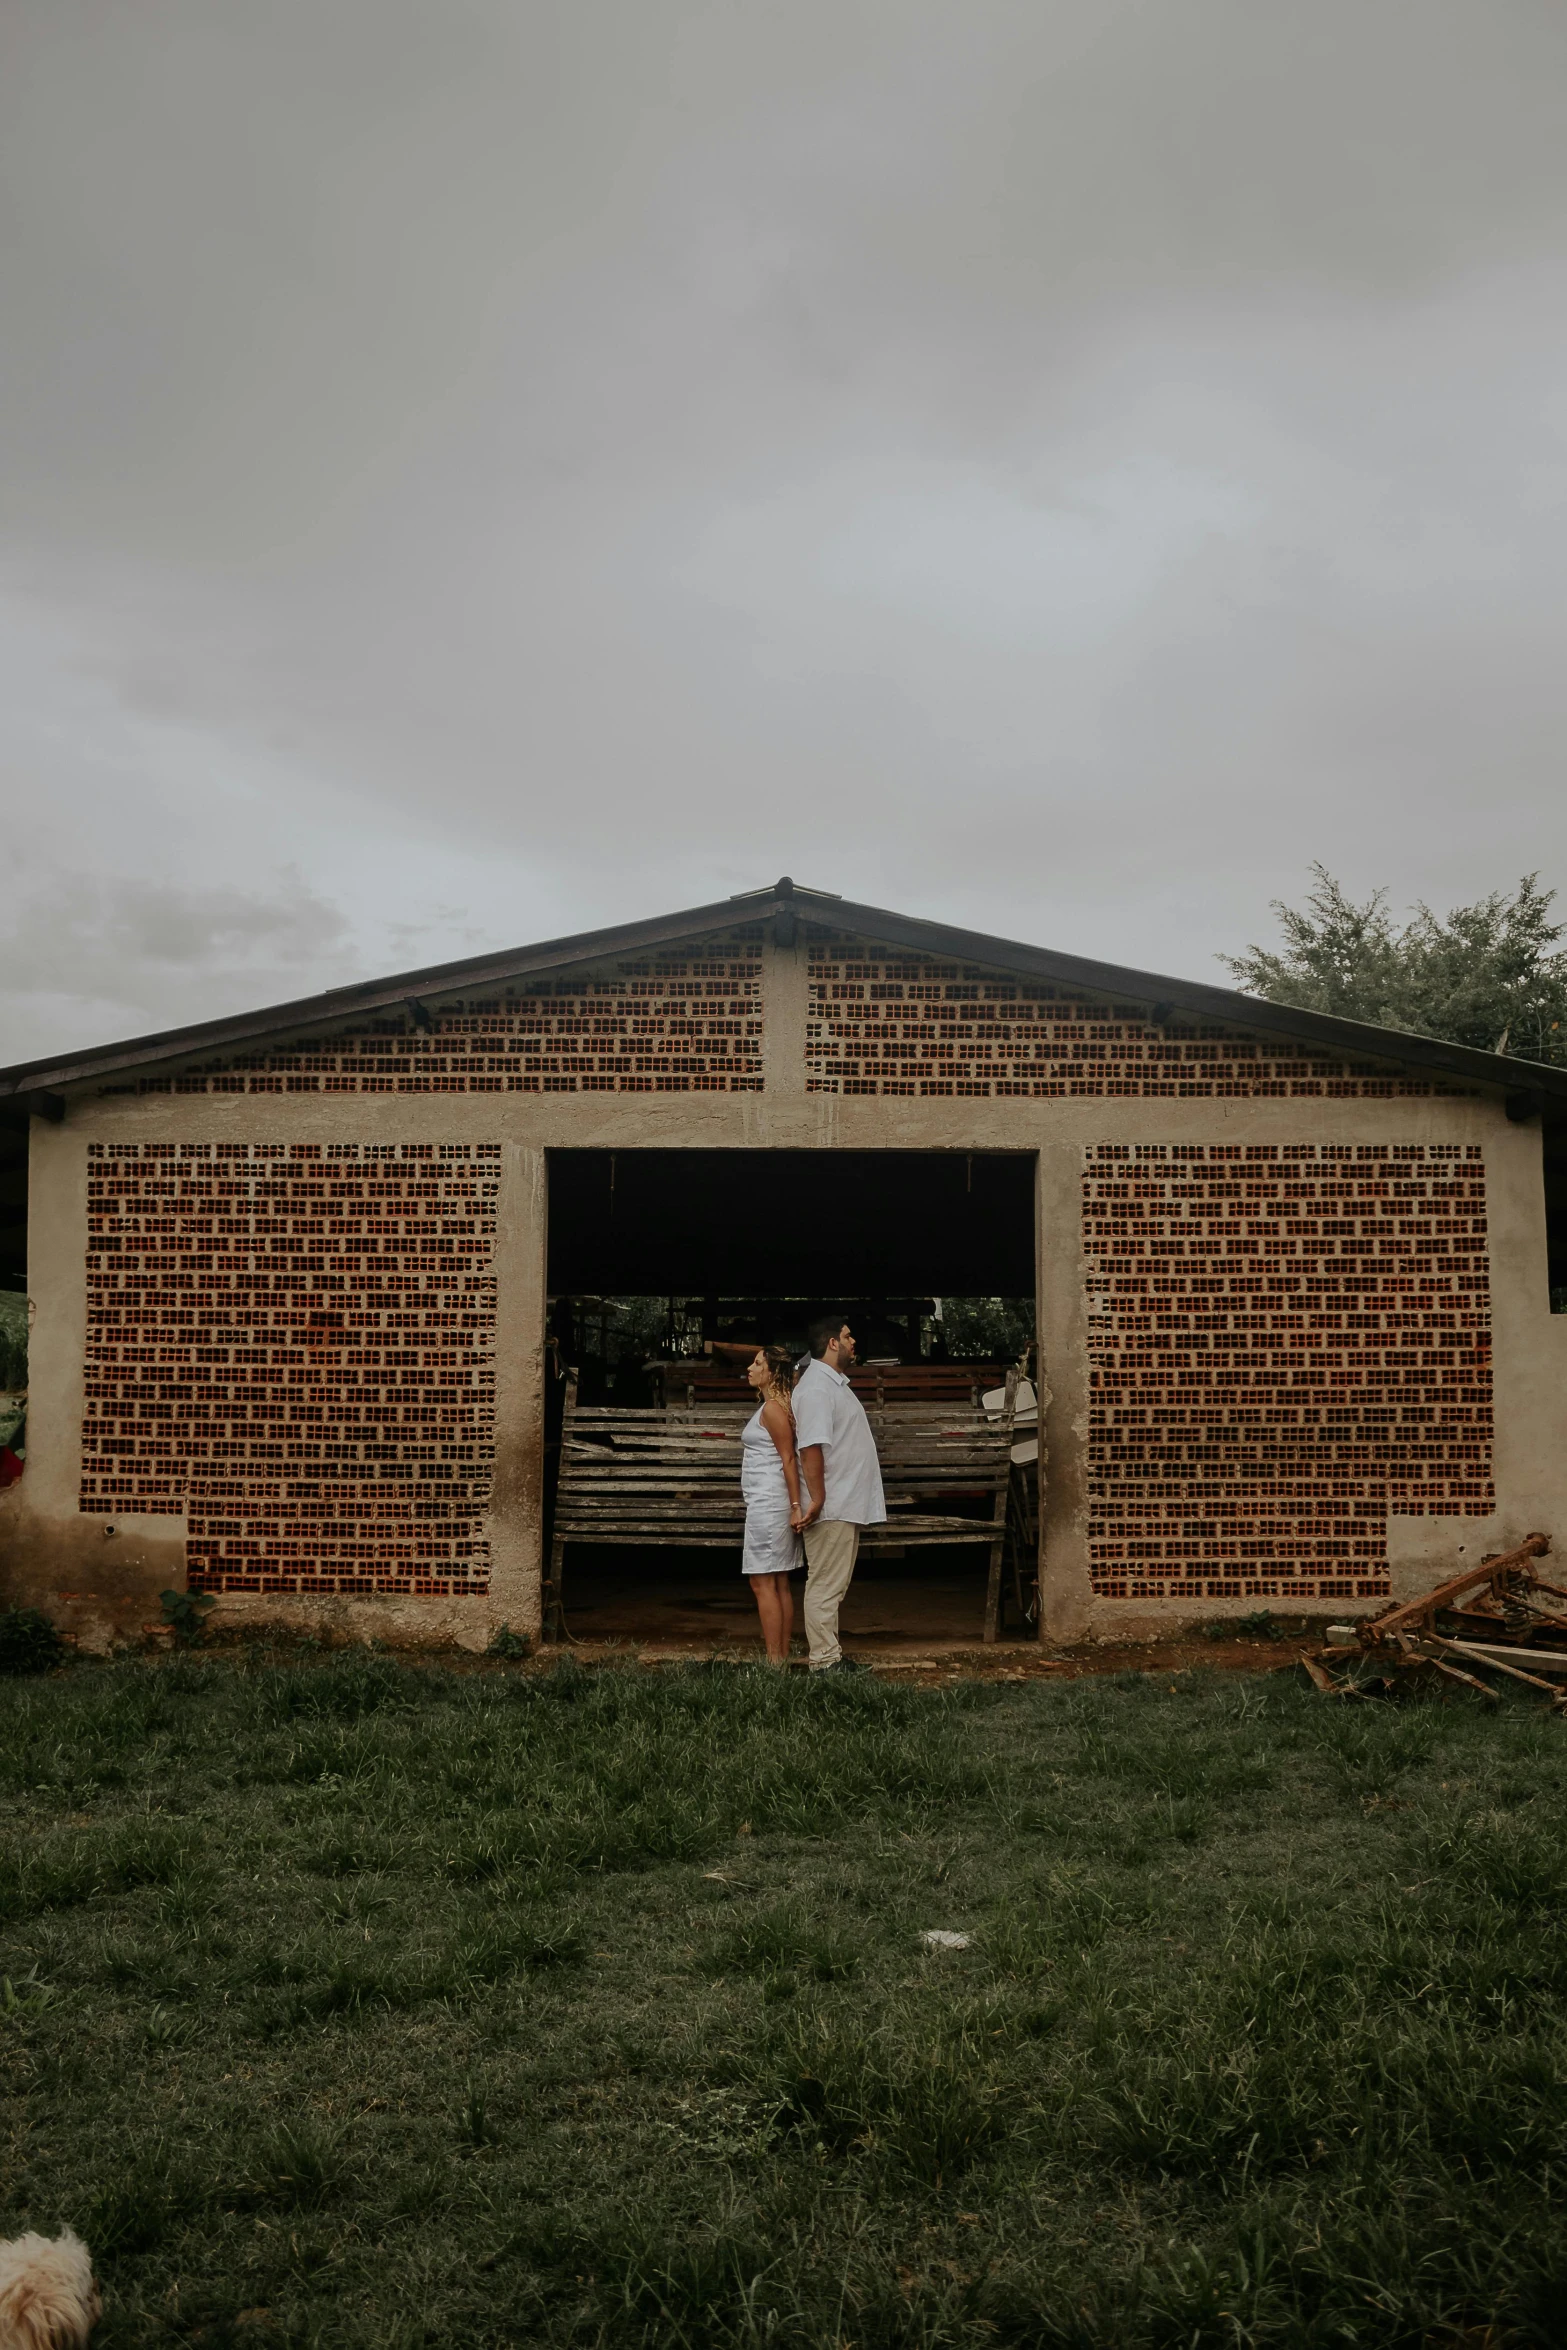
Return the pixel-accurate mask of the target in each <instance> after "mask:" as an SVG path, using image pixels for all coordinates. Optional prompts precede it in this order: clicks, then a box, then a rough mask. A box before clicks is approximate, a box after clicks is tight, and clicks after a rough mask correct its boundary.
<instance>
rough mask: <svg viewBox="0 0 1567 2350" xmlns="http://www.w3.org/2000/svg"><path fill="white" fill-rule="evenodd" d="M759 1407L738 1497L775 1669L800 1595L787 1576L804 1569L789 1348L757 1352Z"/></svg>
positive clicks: (746, 1438) (745, 1437) (745, 1569)
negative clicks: (742, 1506) (742, 1503)
mask: <svg viewBox="0 0 1567 2350" xmlns="http://www.w3.org/2000/svg"><path fill="white" fill-rule="evenodd" d="M745 1376H746V1382H747V1384H748V1386H749V1387H750V1389H751V1392H752V1394H753V1395H755V1396H756V1398H757V1408H756V1411H755V1412H754V1414H753V1415H752V1417H751V1418H750V1419H749V1420H748V1421H747V1422H746V1424H745V1427H744V1429H743V1430H742V1431H741V1436H740V1442H741V1446H742V1448H743V1449H742V1452H741V1456H740V1490H741V1492H742V1493H743V1495H744V1496H745V1556H744V1558H743V1560H742V1561H741V1572H742V1574H743V1575H744V1576H745V1577H746V1579H747V1581H748V1582H749V1583H750V1586H751V1589H752V1591H753V1592H754V1593H755V1594H756V1612H757V1614H758V1615H759V1616H760V1617H761V1619H762V1638H763V1640H764V1641H765V1642H766V1644H767V1661H768V1663H769V1664H770V1665H783V1664H787V1663H788V1661H789V1642H790V1640H791V1638H792V1637H793V1634H794V1593H793V1592H792V1591H791V1589H790V1588H789V1576H790V1574H791V1572H792V1570H793V1569H794V1568H796V1567H803V1566H804V1564H805V1556H804V1551H803V1548H802V1545H801V1542H800V1536H799V1533H798V1530H797V1529H798V1526H799V1521H800V1516H801V1502H800V1470H799V1464H798V1462H797V1460H796V1458H795V1446H794V1413H793V1411H792V1410H791V1408H790V1404H789V1395H790V1390H791V1389H792V1388H793V1386H794V1358H793V1356H792V1355H791V1353H790V1351H789V1349H788V1348H787V1347H786V1346H762V1347H758V1349H757V1351H756V1356H755V1359H754V1361H753V1362H752V1363H751V1364H750V1365H749V1366H748V1368H747V1370H746V1374H745Z"/></svg>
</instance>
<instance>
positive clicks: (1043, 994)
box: [805, 927, 1467, 1101]
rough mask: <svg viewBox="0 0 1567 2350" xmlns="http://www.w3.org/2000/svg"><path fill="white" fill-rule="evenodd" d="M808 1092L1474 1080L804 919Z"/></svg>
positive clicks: (1227, 1088)
mask: <svg viewBox="0 0 1567 2350" xmlns="http://www.w3.org/2000/svg"><path fill="white" fill-rule="evenodd" d="M806 935H807V939H808V942H809V946H808V984H809V988H810V1007H809V1012H808V1016H807V1022H806V1044H805V1054H806V1090H807V1092H810V1093H837V1094H906V1095H914V1096H917V1097H931V1096H941V1095H944V1094H951V1095H954V1096H958V1095H966V1096H969V1097H972V1098H979V1099H989V1098H992V1097H994V1098H999V1099H1007V1098H1012V1099H1019V1098H1021V1099H1045V1098H1052V1097H1059V1098H1063V1099H1065V1098H1069V1097H1071V1096H1073V1095H1085V1096H1090V1097H1096V1098H1097V1097H1114V1096H1118V1095H1119V1096H1129V1097H1133V1098H1136V1099H1141V1100H1162V1099H1168V1100H1187V1099H1196V1098H1203V1097H1207V1096H1216V1097H1228V1098H1232V1099H1241V1100H1257V1099H1265V1098H1267V1097H1269V1096H1279V1097H1284V1098H1293V1097H1296V1096H1319V1097H1322V1098H1324V1099H1329V1100H1337V1101H1347V1100H1359V1099H1362V1098H1372V1099H1377V1098H1387V1099H1392V1098H1394V1097H1400V1098H1402V1097H1405V1096H1408V1095H1424V1094H1431V1093H1441V1094H1459V1095H1462V1094H1464V1093H1465V1092H1466V1091H1467V1089H1466V1088H1464V1087H1461V1086H1457V1085H1448V1084H1445V1083H1442V1082H1441V1081H1434V1082H1427V1081H1426V1080H1424V1079H1421V1078H1415V1077H1409V1076H1406V1075H1404V1074H1402V1073H1401V1072H1400V1071H1398V1070H1397V1069H1396V1068H1393V1067H1391V1066H1384V1065H1383V1064H1381V1063H1380V1062H1372V1061H1351V1060H1344V1059H1341V1058H1338V1057H1335V1056H1334V1055H1332V1054H1329V1053H1324V1052H1319V1051H1316V1050H1311V1051H1307V1050H1304V1049H1302V1050H1299V1051H1297V1050H1295V1049H1294V1048H1293V1047H1290V1048H1286V1047H1285V1046H1284V1045H1282V1044H1281V1043H1280V1041H1279V1039H1278V1038H1277V1037H1266V1036H1261V1035H1257V1036H1253V1035H1249V1034H1248V1033H1246V1032H1245V1031H1243V1030H1241V1029H1238V1028H1224V1027H1218V1026H1214V1025H1211V1024H1203V1025H1199V1024H1198V1023H1196V1022H1193V1021H1190V1020H1179V1019H1175V1018H1174V1017H1172V1018H1171V1019H1170V1020H1169V1021H1167V1022H1165V1023H1163V1024H1159V1023H1156V1022H1155V1021H1154V1020H1153V1019H1152V1018H1151V1017H1150V1007H1149V1006H1148V1005H1146V1004H1144V1005H1136V1004H1113V1003H1107V1002H1104V1003H1095V1002H1089V1001H1087V1000H1086V999H1085V998H1084V997H1083V996H1081V995H1080V994H1078V993H1076V992H1074V991H1072V990H1068V989H1062V988H1056V987H1050V986H1046V985H1043V984H1041V983H1037V982H1035V981H1033V980H1025V979H1018V978H1015V977H1008V976H1006V975H1005V974H1004V973H1001V972H996V971H987V970H983V969H981V968H979V967H978V966H977V965H973V964H968V963H944V962H940V961H938V960H937V959H936V958H935V957H934V956H931V955H917V954H910V953H906V952H905V951H904V950H903V949H902V948H899V947H891V946H884V945H882V944H880V943H879V942H878V941H876V940H874V939H854V938H846V937H843V936H842V935H840V934H839V933H837V932H833V931H827V930H822V929H818V928H815V927H811V928H809V929H808V930H807V934H806Z"/></svg>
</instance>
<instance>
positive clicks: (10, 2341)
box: [0, 2228, 103, 2350]
mask: <svg viewBox="0 0 1567 2350" xmlns="http://www.w3.org/2000/svg"><path fill="white" fill-rule="evenodd" d="M102 2312H103V2303H102V2301H101V2300H100V2298H99V2295H98V2288H97V2286H96V2285H95V2284H94V2283H93V2274H92V2255H91V2253H90V2252H89V2251H88V2249H87V2247H86V2245H85V2244H84V2243H83V2242H82V2240H81V2238H80V2236H75V2235H73V2234H72V2233H71V2231H70V2229H69V2228H62V2229H61V2231H60V2233H59V2235H58V2236H55V2237H53V2238H50V2237H48V2236H17V2237H15V2238H14V2239H13V2241H12V2242H10V2243H8V2244H0V2350H87V2337H88V2335H89V2334H90V2333H91V2332H92V2330H93V2327H94V2326H95V2325H96V2324H97V2322H98V2319H99V2317H100V2316H101V2315H102Z"/></svg>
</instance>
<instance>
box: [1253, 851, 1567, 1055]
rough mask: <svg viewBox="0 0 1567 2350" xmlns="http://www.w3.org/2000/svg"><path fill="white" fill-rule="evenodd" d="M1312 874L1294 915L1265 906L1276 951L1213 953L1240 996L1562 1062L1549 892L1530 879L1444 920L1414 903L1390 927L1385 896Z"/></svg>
mask: <svg viewBox="0 0 1567 2350" xmlns="http://www.w3.org/2000/svg"><path fill="white" fill-rule="evenodd" d="M1311 870H1312V873H1313V875H1314V876H1315V887H1314V888H1313V889H1312V890H1311V891H1310V893H1309V895H1308V896H1307V899H1306V903H1305V906H1304V907H1303V908H1297V907H1294V906H1287V905H1285V904H1284V903H1283V901H1282V900H1281V899H1278V898H1275V899H1274V901H1273V911H1274V912H1275V914H1277V916H1278V918H1279V925H1280V928H1281V929H1282V930H1283V933H1284V945H1283V948H1282V950H1281V951H1278V952H1273V951H1270V950H1269V949H1268V948H1266V947H1259V946H1251V947H1248V948H1247V949H1246V952H1245V953H1244V954H1243V955H1221V956H1220V957H1219V960H1220V962H1221V963H1224V964H1226V965H1227V966H1228V968H1229V970H1230V971H1231V972H1232V973H1233V975H1234V977H1235V980H1236V982H1237V984H1238V985H1239V986H1240V987H1242V988H1244V989H1245V991H1246V993H1247V994H1248V995H1256V996H1265V997H1266V998H1267V999H1268V1001H1269V1002H1270V1003H1276V1004H1294V1005H1296V1006H1298V1008H1299V1009H1300V1010H1302V1011H1307V1012H1332V1013H1336V1014H1337V1015H1338V1016H1339V1017H1340V1018H1342V1019H1346V1020H1369V1021H1372V1022H1374V1023H1375V1024H1376V1025H1377V1026H1378V1027H1381V1028H1401V1029H1404V1030H1406V1031H1408V1032H1411V1033H1413V1034H1414V1035H1416V1036H1440V1037H1445V1038H1446V1039H1448V1041H1449V1042H1451V1043H1453V1044H1467V1045H1473V1046H1475V1047H1476V1048H1477V1049H1478V1050H1480V1051H1482V1052H1496V1053H1510V1054H1513V1055H1516V1056H1517V1057H1518V1058H1520V1059H1522V1060H1529V1061H1551V1062H1558V1063H1560V1062H1563V1061H1567V952H1564V951H1563V950H1562V949H1561V948H1560V946H1559V945H1558V941H1559V940H1560V939H1561V938H1562V937H1563V936H1564V935H1567V924H1564V923H1560V922H1553V921H1552V920H1551V918H1550V914H1551V906H1552V904H1553V902H1554V900H1555V896H1556V892H1555V891H1554V890H1550V889H1541V887H1540V885H1539V876H1538V875H1537V874H1534V873H1526V874H1525V875H1524V877H1523V879H1522V880H1521V881H1520V882H1519V884H1518V887H1517V889H1516V890H1514V891H1513V892H1512V894H1511V895H1508V894H1507V893H1506V892H1505V891H1502V890H1494V891H1493V892H1492V894H1491V895H1490V896H1489V897H1487V898H1480V899H1478V900H1477V901H1476V902H1475V904H1474V905H1472V906H1455V907H1454V908H1453V910H1452V912H1451V913H1450V914H1448V915H1447V916H1446V917H1445V918H1444V917H1443V916H1441V915H1438V914H1434V913H1433V912H1432V911H1431V908H1430V907H1429V906H1427V905H1423V904H1419V905H1417V906H1416V907H1415V910H1414V912H1413V914H1412V915H1411V916H1410V918H1409V920H1408V921H1407V922H1406V923H1404V924H1402V925H1400V924H1399V923H1398V922H1397V921H1395V919H1394V918H1393V916H1392V915H1391V914H1390V913H1389V911H1388V893H1387V891H1386V890H1385V889H1378V890H1373V891H1372V893H1371V895H1370V897H1369V898H1367V899H1366V901H1365V903H1364V905H1359V906H1357V905H1356V904H1354V902H1353V901H1352V900H1351V899H1350V898H1348V897H1346V896H1345V894H1344V891H1343V890H1342V889H1341V888H1340V886H1339V884H1338V883H1337V882H1336V881H1335V880H1334V878H1333V876H1332V874H1331V873H1329V872H1328V871H1327V869H1326V867H1325V866H1322V865H1313V866H1312V869H1311Z"/></svg>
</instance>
